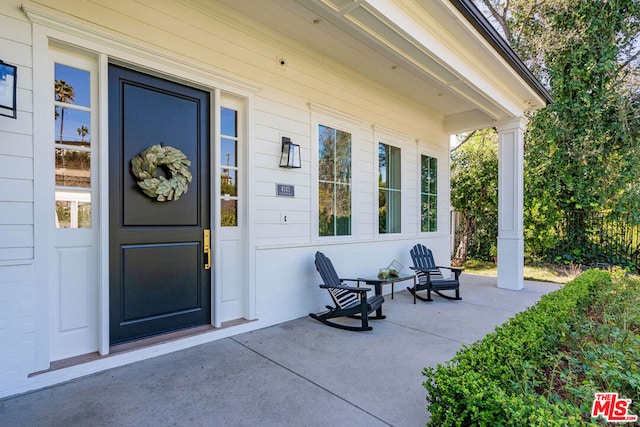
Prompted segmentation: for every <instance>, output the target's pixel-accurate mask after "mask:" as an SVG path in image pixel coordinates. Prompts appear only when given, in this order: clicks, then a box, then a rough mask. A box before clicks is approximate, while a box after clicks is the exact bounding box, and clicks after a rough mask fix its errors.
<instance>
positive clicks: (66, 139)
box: [53, 64, 92, 228]
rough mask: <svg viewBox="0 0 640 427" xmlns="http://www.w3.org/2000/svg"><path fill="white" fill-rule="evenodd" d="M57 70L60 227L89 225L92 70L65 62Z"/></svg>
mask: <svg viewBox="0 0 640 427" xmlns="http://www.w3.org/2000/svg"><path fill="white" fill-rule="evenodd" d="M54 73H55V75H54V84H53V96H54V118H55V125H54V126H55V132H54V135H55V188H56V190H55V200H56V228H89V227H91V191H90V188H91V131H92V129H91V99H90V95H91V82H90V73H89V71H86V70H81V69H78V68H74V67H70V66H67V65H63V64H55V67H54ZM79 189H89V191H86V190H85V191H79Z"/></svg>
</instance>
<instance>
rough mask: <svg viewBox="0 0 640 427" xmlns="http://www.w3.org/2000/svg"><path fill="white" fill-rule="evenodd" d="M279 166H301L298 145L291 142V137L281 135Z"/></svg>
mask: <svg viewBox="0 0 640 427" xmlns="http://www.w3.org/2000/svg"><path fill="white" fill-rule="evenodd" d="M280 167H281V168H301V167H302V163H301V162H300V146H299V145H298V144H294V143H293V142H291V138H287V137H286V136H283V137H282V155H281V156H280Z"/></svg>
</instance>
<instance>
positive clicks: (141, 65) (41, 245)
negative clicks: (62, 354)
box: [22, 4, 260, 372]
mask: <svg viewBox="0 0 640 427" xmlns="http://www.w3.org/2000/svg"><path fill="white" fill-rule="evenodd" d="M22 10H23V12H24V14H25V15H26V16H27V18H28V20H29V22H30V23H31V24H32V36H33V38H32V41H33V44H32V52H33V69H32V70H33V82H34V83H33V94H34V100H39V99H42V100H45V99H49V98H50V90H51V89H50V82H49V69H48V66H47V62H48V58H49V55H48V52H49V46H50V45H52V44H55V45H56V46H58V47H62V48H66V49H70V50H74V51H76V52H80V53H84V54H86V55H89V56H93V57H94V58H95V60H96V62H97V65H98V108H97V119H98V129H96V130H95V131H94V132H95V135H97V136H98V138H99V140H100V141H108V136H109V135H108V98H107V94H108V65H109V63H114V64H118V65H122V66H125V67H128V68H131V69H133V70H138V71H142V72H145V73H147V74H152V75H157V76H159V77H163V78H166V79H170V80H173V81H176V82H178V83H183V84H187V85H192V86H195V87H198V88H201V89H203V90H205V91H208V92H210V93H211V94H212V98H211V100H212V103H211V105H212V108H211V113H212V123H213V126H212V132H211V135H210V138H211V141H210V143H212V144H214V145H213V147H215V146H216V144H215V141H217V140H218V139H219V137H220V131H219V128H217V126H218V123H219V117H216V115H219V107H220V96H221V94H222V93H228V94H230V95H231V96H233V97H236V98H240V99H243V100H244V107H245V113H244V122H245V124H246V125H245V136H246V141H247V143H249V141H251V140H252V133H253V132H252V126H251V125H248V124H249V123H252V120H251V116H252V105H253V103H254V99H255V96H256V94H257V93H258V91H259V90H260V86H258V85H257V84H255V83H252V82H249V81H247V80H244V79H239V78H237V77H235V76H233V75H230V74H227V73H226V72H222V71H219V70H217V69H215V68H213V67H211V66H210V65H208V64H206V63H203V62H199V61H195V60H193V59H191V58H186V57H181V56H177V55H176V54H175V53H174V52H168V51H165V50H163V49H161V48H159V47H156V46H145V45H140V46H132V45H131V44H130V42H129V41H128V40H126V39H125V38H124V37H122V36H120V35H118V34H114V33H111V32H110V31H108V30H105V29H102V28H100V27H97V26H93V25H90V24H87V22H85V21H83V20H80V19H77V18H74V17H72V16H69V15H66V14H63V13H61V12H58V11H55V10H52V9H49V8H46V7H42V6H38V5H33V4H29V5H23V8H22ZM48 115H50V109H49V103H48V102H34V107H33V116H34V128H33V140H34V141H39V140H44V141H46V140H47V138H48V134H49V132H50V130H49V129H48V126H47V124H48V121H47V120H38V118H46V117H48ZM43 145H46V144H34V169H37V170H40V171H42V172H43V173H41V174H37V175H36V176H35V177H34V212H35V213H34V230H35V233H36V235H37V238H36V239H35V242H34V259H35V260H37V265H38V269H36V276H35V277H36V280H37V281H38V283H41V284H42V286H41V288H40V289H39V292H38V293H37V295H36V297H35V298H36V301H35V303H36V304H37V305H38V306H39V307H43V309H42V310H39V311H38V313H37V314H36V320H35V321H36V327H35V337H34V341H35V345H34V346H35V347H34V349H35V354H34V362H33V368H32V369H33V372H37V371H42V370H46V369H49V366H50V357H49V355H50V353H49V325H50V319H49V316H50V313H49V310H48V309H47V307H48V305H49V301H50V300H51V298H52V297H53V296H52V295H51V294H50V292H49V285H48V284H49V281H50V279H49V272H50V270H51V265H52V261H53V260H52V259H51V254H50V253H49V252H50V251H49V248H50V247H51V245H52V242H53V238H52V231H51V226H52V224H53V216H52V215H50V209H51V206H52V203H53V202H52V201H53V179H47V178H46V176H47V174H49V175H51V176H53V175H52V174H53V164H49V163H50V156H49V153H48V151H47V149H48V146H46V147H42V146H43ZM210 151H211V156H214V155H215V154H214V152H215V149H214V150H210ZM98 156H99V164H98V176H97V179H98V181H99V182H98V187H97V195H96V196H97V201H98V203H99V206H100V207H99V210H98V212H95V216H94V220H95V221H96V222H97V224H98V236H99V237H98V247H99V254H98V264H99V267H98V307H95V308H93V309H97V310H98V318H99V319H98V335H99V336H98V349H97V350H98V352H99V353H100V354H101V355H107V354H109V352H110V346H109V251H108V249H107V248H105V247H104V245H103V244H101V243H102V242H108V239H109V227H108V221H106V218H108V212H109V200H108V172H109V171H108V162H109V158H108V145H107V144H106V143H102V144H100V146H99V147H98ZM212 160H213V159H212ZM252 164H253V158H252V155H251V151H250V150H247V156H246V160H245V168H246V169H245V170H246V171H247V172H246V174H245V180H246V182H247V183H249V182H251V169H252V168H251V166H252ZM212 179H213V174H212ZM250 187H251V186H250V185H247V187H246V188H247V191H246V195H245V196H244V197H245V206H246V212H245V217H246V218H247V228H246V230H245V242H244V248H245V250H246V251H247V260H248V262H249V265H255V254H254V253H253V251H249V250H248V249H249V247H252V244H251V240H252V238H251V235H252V234H251V221H250V219H251V213H250V209H249V208H250V206H249V200H250V197H251V195H250V192H251V190H250ZM212 189H213V190H212V191H213V192H214V194H212V198H211V200H212V202H213V201H215V200H217V199H218V194H219V193H218V191H219V188H218V187H217V186H215V187H212ZM217 212H218V210H216V207H215V206H214V205H212V206H211V213H212V218H211V221H212V223H213V224H217V222H216V218H215V215H216V213H217ZM216 227H217V226H216ZM216 227H213V226H212V230H215V229H216ZM218 234H219V233H215V232H214V236H213V237H214V242H215V243H214V244H215V245H216V246H215V247H219V243H220V242H219V241H217V239H218ZM218 252H219V251H215V252H214V257H213V262H214V263H215V265H220V258H219V254H218ZM216 279H218V280H219V276H218V273H217V269H216V271H215V272H214V274H213V275H212V288H211V290H212V292H211V295H212V299H213V301H212V304H211V307H212V310H213V315H212V323H213V324H214V326H217V327H219V326H221V319H219V318H218V317H217V312H218V309H219V305H220V301H219V292H217V290H216V287H215V283H216ZM245 280H246V283H247V287H246V291H247V292H246V294H245V300H246V315H245V317H246V318H248V319H255V318H256V304H255V298H256V289H255V272H254V271H253V269H249V271H248V273H247V275H246V277H245ZM213 339H217V337H215V338H208V337H203V338H202V340H201V342H208V341H211V340H213ZM193 344H194V343H193V342H188V343H187V342H184V343H183V344H180V343H177V344H176V343H174V344H173V345H172V346H171V347H172V349H179V348H187V347H189V346H190V345H193ZM146 357H148V356H146V353H145V352H140V353H139V354H138V355H135V354H131V353H130V356H129V357H128V360H129V361H134V360H141V359H144V358H146Z"/></svg>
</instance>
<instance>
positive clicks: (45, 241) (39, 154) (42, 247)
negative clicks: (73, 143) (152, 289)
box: [32, 25, 55, 371]
mask: <svg viewBox="0 0 640 427" xmlns="http://www.w3.org/2000/svg"><path fill="white" fill-rule="evenodd" d="M32 52H33V99H34V100H35V99H42V100H46V99H49V100H50V99H52V98H53V97H52V96H51V86H50V84H51V80H50V76H52V75H53V69H52V67H51V64H50V62H49V41H48V39H47V35H46V31H45V30H44V29H43V28H42V27H40V26H37V25H34V26H33V50H32ZM49 105H50V104H49V103H48V102H34V103H33V117H34V120H33V141H34V144H33V169H34V171H38V173H36V174H34V176H33V211H34V218H33V229H34V248H33V251H34V259H35V260H36V261H37V268H36V273H35V279H36V284H37V285H36V286H35V289H36V292H34V293H35V296H34V298H35V304H36V307H39V309H38V310H36V314H35V323H36V324H35V336H34V366H33V371H41V370H44V369H48V368H49V300H50V295H49V281H50V278H49V276H50V271H51V263H50V259H51V254H50V250H49V248H51V245H52V242H53V227H54V222H53V215H52V214H51V207H52V206H54V192H53V185H52V183H51V182H48V180H47V176H49V177H51V176H53V175H54V174H55V165H54V162H53V161H52V155H51V154H52V153H51V151H50V150H51V147H50V144H37V143H36V142H37V141H51V140H53V138H54V136H53V128H50V127H49V126H48V123H49V121H48V120H37V118H39V117H48V116H51V110H50V109H49ZM51 105H53V103H51Z"/></svg>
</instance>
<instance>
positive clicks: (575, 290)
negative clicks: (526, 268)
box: [423, 270, 640, 426]
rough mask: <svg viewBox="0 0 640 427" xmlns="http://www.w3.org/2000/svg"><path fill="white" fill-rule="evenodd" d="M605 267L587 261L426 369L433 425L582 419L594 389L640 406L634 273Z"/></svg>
mask: <svg viewBox="0 0 640 427" xmlns="http://www.w3.org/2000/svg"><path fill="white" fill-rule="evenodd" d="M612 275H615V276H619V274H617V272H612V273H608V272H604V271H600V270H590V271H588V272H586V273H584V274H582V275H581V276H579V277H578V278H577V279H575V280H574V281H572V282H570V283H569V284H567V285H566V286H564V287H563V288H562V289H560V290H559V291H556V292H554V293H551V294H548V295H546V296H545V297H543V298H542V299H541V300H540V301H539V302H538V304H536V305H535V306H534V307H532V308H530V309H528V310H527V311H525V312H522V313H520V314H518V315H516V316H515V317H514V318H512V319H511V320H510V321H509V322H507V323H505V324H504V325H503V326H501V327H499V328H496V331H495V332H494V333H492V334H489V335H488V336H487V337H486V338H485V339H483V340H482V341H479V342H477V343H475V344H473V345H472V346H469V347H466V348H464V349H462V350H461V351H459V352H458V353H457V354H456V356H455V357H454V358H453V359H452V360H450V361H449V362H447V363H446V364H444V365H438V366H437V367H436V368H425V369H424V372H423V373H424V375H425V376H426V378H427V380H426V381H425V383H424V387H425V388H426V389H427V391H428V393H429V394H428V397H427V401H428V402H429V411H430V412H431V421H430V424H431V425H434V426H436V425H437V426H468V425H474V426H510V425H513V426H516V425H518V426H519V425H536V426H538V425H539V426H572V425H575V426H578V425H585V424H588V423H590V422H591V423H593V422H592V420H591V419H590V418H589V414H590V405H591V403H592V402H593V398H594V393H595V392H596V391H617V392H618V393H620V394H621V396H624V397H625V398H630V399H632V400H633V402H634V404H635V406H632V407H631V413H638V412H639V410H640V408H639V406H638V404H637V402H640V356H639V355H640V338H639V337H640V335H639V334H638V333H639V331H640V307H639V304H638V301H639V299H640V297H639V295H640V282H639V281H638V280H637V279H624V280H616V281H615V282H614V281H612V279H611V276H612ZM593 424H595V423H593Z"/></svg>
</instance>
